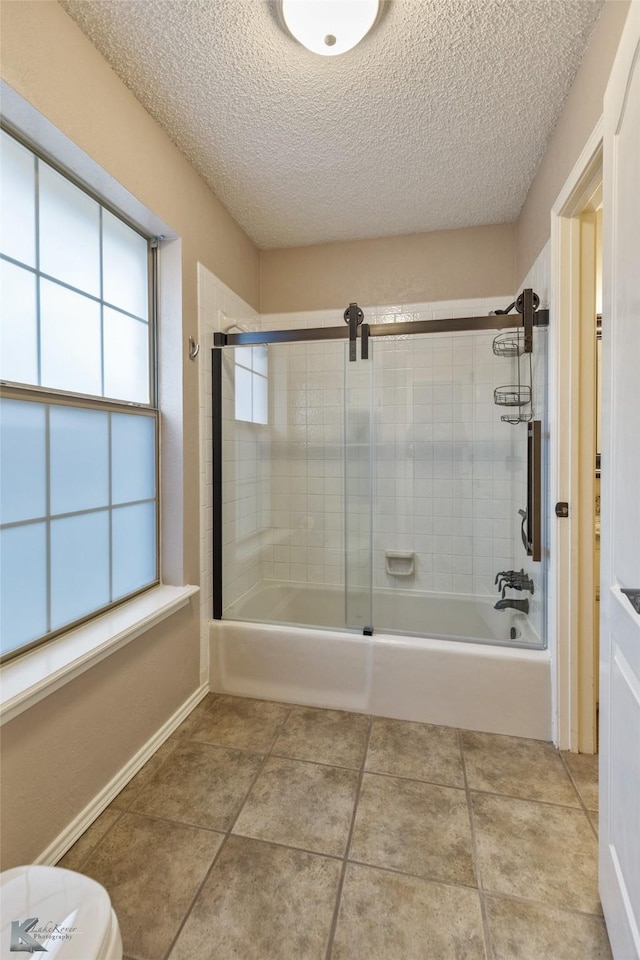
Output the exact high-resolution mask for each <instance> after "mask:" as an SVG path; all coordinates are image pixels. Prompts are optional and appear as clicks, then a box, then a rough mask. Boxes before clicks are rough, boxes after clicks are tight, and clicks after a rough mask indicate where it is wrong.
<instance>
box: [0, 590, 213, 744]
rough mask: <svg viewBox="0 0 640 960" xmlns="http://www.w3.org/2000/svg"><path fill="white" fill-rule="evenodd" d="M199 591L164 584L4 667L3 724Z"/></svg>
mask: <svg viewBox="0 0 640 960" xmlns="http://www.w3.org/2000/svg"><path fill="white" fill-rule="evenodd" d="M199 589H200V588H199V587H194V586H186V587H172V586H166V585H160V586H158V587H154V588H153V589H152V590H149V591H147V592H146V593H143V594H142V595H141V596H139V597H136V598H135V599H134V600H130V601H129V602H128V603H123V604H122V606H120V607H116V608H115V609H113V610H110V611H109V612H108V613H104V614H102V616H99V617H96V619H95V620H92V621H91V622H90V623H87V624H83V626H81V627H77V628H76V629H75V630H70V631H69V633H67V634H64V636H61V637H58V638H57V639H55V640H52V641H51V643H46V644H43V645H42V646H41V647H38V648H36V649H35V650H32V651H31V652H30V653H25V655H24V656H23V657H18V658H17V659H16V660H11V661H10V662H9V663H7V664H5V665H4V666H2V667H1V668H0V725H1V724H4V723H6V722H7V721H8V720H13V718H14V717H17V716H18V715H19V714H21V713H23V712H24V711H25V710H28V709H29V707H32V706H33V705H34V704H35V703H38V701H39V700H43V699H44V698H45V697H48V696H49V694H51V693H53V692H54V690H58V689H59V688H60V687H62V686H64V685H65V684H66V683H69V681H70V680H73V679H75V677H78V676H80V674H82V673H84V672H85V671H86V670H89V669H90V668H91V667H93V666H94V665H95V664H96V663H100V661H101V660H104V659H105V658H106V657H108V656H110V655H111V654H112V653H114V652H115V651H116V650H119V649H120V647H124V646H125V645H126V644H127V643H130V642H131V640H135V638H136V637H139V636H140V635H141V634H142V633H145V632H146V631H147V630H149V629H151V627H154V626H155V625H156V624H158V623H161V622H162V621H163V620H165V619H166V618H167V617H169V616H171V614H172V613H175V612H176V610H179V609H180V608H181V607H184V606H186V604H187V603H188V602H189V599H190V597H192V596H195V594H197V593H198V592H199Z"/></svg>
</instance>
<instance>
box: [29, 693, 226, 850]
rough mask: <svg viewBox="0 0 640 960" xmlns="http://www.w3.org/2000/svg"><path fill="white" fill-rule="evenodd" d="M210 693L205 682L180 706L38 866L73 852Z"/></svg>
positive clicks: (52, 844)
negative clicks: (84, 835) (101, 816)
mask: <svg viewBox="0 0 640 960" xmlns="http://www.w3.org/2000/svg"><path fill="white" fill-rule="evenodd" d="M208 692H209V684H208V683H203V684H202V686H200V687H198V689H197V690H195V691H194V693H192V694H191V696H190V697H189V698H188V700H185V702H184V703H183V704H182V706H181V707H178V709H177V710H176V712H175V713H174V714H173V716H171V717H169V719H168V720H167V722H166V723H164V724H163V725H162V726H161V727H160V729H159V730H158V731H157V732H156V733H154V735H153V736H152V737H151V739H150V740H147V742H146V743H145V744H144V746H142V747H141V748H140V750H138V752H137V753H136V754H135V755H134V756H133V757H132V758H131V760H129V762H128V763H126V764H125V765H124V767H122V769H121V770H119V771H118V773H117V774H116V775H115V777H113V779H112V780H110V781H109V783H108V784H107V785H106V786H105V787H103V789H102V790H101V791H100V793H98V794H97V795H96V796H95V797H94V798H93V800H92V801H91V802H90V803H88V804H87V806H86V807H85V808H84V810H82V811H81V812H80V813H79V814H78V816H77V817H76V818H75V819H74V820H72V821H71V823H70V824H69V825H68V826H67V827H65V829H64V830H63V831H62V833H59V834H58V836H57V837H56V838H55V840H53V842H52V843H50V844H49V846H48V847H47V848H46V850H43V851H42V853H41V854H40V855H39V856H38V857H37V858H36V860H35V863H42V864H45V865H47V866H53V864H55V863H57V862H58V860H59V859H60V857H62V856H64V854H65V853H66V852H67V850H69V849H70V848H71V847H72V846H73V845H74V843H75V842H76V840H78V839H79V838H80V837H81V836H82V834H83V833H84V832H85V830H86V829H87V828H88V827H90V826H91V824H92V823H93V821H94V820H96V819H97V818H98V817H99V816H100V814H101V813H102V811H103V810H105V809H106V808H107V807H108V806H109V804H110V803H111V801H112V800H114V799H115V797H117V795H118V794H119V793H120V791H121V790H122V789H123V787H125V786H126V785H127V784H128V782H129V780H131V779H132V777H134V776H135V775H136V773H137V772H138V771H139V770H140V768H141V767H143V766H144V765H145V763H146V762H147V760H149V758H150V757H152V756H153V754H154V753H155V752H156V750H158V749H159V748H160V747H161V746H162V744H163V743H164V742H165V740H167V739H168V737H170V736H171V734H172V733H173V731H174V730H176V729H177V727H179V726H180V724H181V723H182V721H183V720H184V719H185V717H187V716H188V715H189V714H190V713H191V711H192V710H193V709H194V707H196V706H197V705H198V704H199V703H200V701H201V700H202V699H203V698H204V697H205V696H206V695H207V693H208Z"/></svg>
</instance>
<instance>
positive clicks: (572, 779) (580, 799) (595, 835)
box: [558, 750, 600, 843]
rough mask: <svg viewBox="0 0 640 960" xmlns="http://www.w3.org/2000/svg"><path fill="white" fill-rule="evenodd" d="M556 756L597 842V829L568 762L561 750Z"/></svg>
mask: <svg viewBox="0 0 640 960" xmlns="http://www.w3.org/2000/svg"><path fill="white" fill-rule="evenodd" d="M558 756H559V757H560V761H561V763H562V766H563V767H564V769H565V770H566V772H567V775H568V777H569V780H570V781H571V783H572V785H573V789H574V790H575V792H576V793H577V795H578V801H579V803H580V807H581V809H582V812H583V813H584V815H585V816H586V818H587V822H588V824H589V826H590V827H591V830H592V832H593V835H594V837H595V838H596V843H598V831H597V830H596V828H595V827H594V825H593V823H592V821H591V817H590V816H589V808H588V807H587V805H586V803H585V802H584V800H583V799H582V794H581V793H580V790H579V789H578V785H577V783H576V781H575V780H574V778H573V774H572V773H571V770H570V768H569V764H568V763H567V762H566V760H565V759H564V757H563V756H562V751H561V750H558ZM599 792H600V787H599V785H598V793H599ZM599 799H600V798H599V797H598V800H599ZM594 813H595V811H594Z"/></svg>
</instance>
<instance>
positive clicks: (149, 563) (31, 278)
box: [0, 131, 158, 657]
mask: <svg viewBox="0 0 640 960" xmlns="http://www.w3.org/2000/svg"><path fill="white" fill-rule="evenodd" d="M1 149H2V165H1V183H0V189H1V194H0V214H1V217H2V221H1V234H0V270H1V274H2V276H1V282H2V298H1V311H0V337H1V339H0V379H1V380H2V381H3V397H2V400H0V444H1V450H0V454H1V459H0V471H1V476H0V482H1V487H0V563H1V567H0V630H1V634H0V636H1V645H0V654H2V656H3V657H4V656H13V655H15V654H16V653H17V652H20V651H22V650H24V649H26V648H27V647H31V646H32V645H34V644H35V643H38V642H41V641H43V640H46V639H49V638H51V637H52V636H54V635H55V634H56V633H58V632H60V631H62V630H64V629H67V628H68V627H69V626H70V625H72V624H76V623H78V622H80V621H82V620H84V619H86V618H87V617H90V616H92V615H94V614H96V613H97V612H99V611H102V610H104V609H106V608H108V607H110V606H111V605H113V604H114V603H118V602H120V601H122V600H123V599H124V598H126V597H129V596H132V595H133V594H135V593H138V592H139V591H140V590H141V589H145V588H147V587H148V586H150V585H152V584H154V583H156V582H157V581H158V561H157V544H156V541H157V449H158V443H157V431H158V415H157V409H156V407H155V396H154V368H153V357H154V351H153V337H154V330H153V329H152V324H151V322H150V314H151V311H150V302H151V297H152V295H153V291H151V289H150V281H149V273H150V271H149V260H150V255H149V241H148V239H147V238H145V237H143V236H141V235H140V234H139V233H138V232H137V231H136V230H134V229H133V228H132V227H130V226H129V225H128V224H127V223H125V222H124V221H123V220H121V219H120V218H119V217H117V216H115V215H114V214H113V213H112V212H111V211H110V210H108V209H106V208H105V207H104V206H103V205H102V204H101V203H99V202H98V201H97V200H96V199H94V198H93V197H92V196H89V194H87V193H86V192H85V191H84V190H82V189H81V188H80V187H78V186H77V185H76V184H75V183H73V182H72V181H71V180H69V179H68V178H67V177H65V176H64V175H63V174H61V173H59V172H58V171H57V170H55V169H54V168H53V167H52V166H51V165H50V164H48V163H46V162H45V161H44V160H42V159H41V158H39V157H38V156H37V155H36V154H34V153H33V152H32V151H31V150H29V149H28V148H27V147H25V146H23V145H22V144H21V143H19V142H18V141H17V140H16V139H15V138H13V137H12V136H10V135H9V134H8V133H7V132H5V131H2V145H1Z"/></svg>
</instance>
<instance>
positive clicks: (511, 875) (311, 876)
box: [60, 695, 611, 960]
mask: <svg viewBox="0 0 640 960" xmlns="http://www.w3.org/2000/svg"><path fill="white" fill-rule="evenodd" d="M583 759H587V761H588V763H587V764H584V763H582V761H583ZM596 775H597V767H596V766H595V765H594V763H593V762H592V760H591V758H581V757H572V756H570V755H560V754H558V753H557V752H556V751H555V750H554V748H553V747H552V746H551V745H550V744H546V743H540V742H535V741H530V740H520V739H516V738H512V737H501V736H493V735H488V734H477V733H470V732H467V731H464V730H457V729H454V728H449V727H441V726H429V725H425V724H417V723H406V722H403V721H396V720H383V719H379V718H375V717H373V718H372V717H369V716H366V715H362V714H358V713H343V712H338V711H331V710H317V709H313V708H308V707H298V706H291V705H285V704H281V703H274V702H267V701H258V700H247V699H239V698H233V697H227V696H217V697H216V696H212V695H210V696H208V697H207V698H206V699H205V700H204V701H203V702H202V703H201V704H200V705H199V706H198V707H197V708H196V710H194V712H193V713H192V714H191V716H190V717H189V718H188V719H187V720H186V721H185V723H183V725H182V726H181V727H180V728H179V729H178V730H177V731H176V733H175V734H173V736H172V737H170V739H169V740H168V741H166V743H165V744H164V745H163V746H162V747H161V749H160V750H159V751H158V753H156V754H155V756H154V757H153V758H152V759H151V760H150V761H149V762H148V763H147V765H146V766H145V767H144V768H143V769H142V770H141V771H140V772H139V773H138V775H137V776H136V777H135V778H134V779H133V780H132V781H131V782H130V783H129V785H128V786H127V787H126V788H125V789H124V790H123V791H122V793H121V794H120V795H119V796H118V797H117V798H116V800H114V802H113V803H112V804H111V806H110V807H109V808H108V809H107V810H106V811H105V812H104V813H103V814H102V815H101V817H100V818H99V819H98V820H97V821H96V822H95V823H94V824H93V825H92V827H90V829H89V830H88V831H87V833H86V834H85V835H84V836H83V837H82V838H81V839H80V840H79V841H78V842H77V843H76V845H75V846H74V847H73V848H72V849H71V850H70V851H69V852H68V853H67V855H66V856H65V857H64V858H63V859H62V861H60V866H66V867H69V868H70V869H74V870H80V871H81V872H83V873H85V874H87V875H88V876H91V877H94V878H95V879H96V880H98V881H99V882H100V883H102V884H104V886H105V887H106V888H107V890H108V891H109V894H110V896H111V898H112V901H113V905H114V908H115V910H116V913H117V915H118V919H119V922H120V927H121V930H122V934H123V940H124V949H125V955H126V957H127V958H129V960H161V958H162V960H164V958H167V957H170V958H171V960H183V958H184V960H186V958H191V957H194V956H198V957H201V958H202V960H214V958H215V960H238V958H240V957H242V958H243V960H244V958H247V960H365V958H366V960H425V958H429V960H533V958H535V960H610V958H611V953H610V950H609V945H608V940H607V935H606V930H605V927H604V922H603V920H602V915H601V911H600V904H599V900H598V892H597V850H596V838H595V830H594V826H592V823H591V821H590V819H589V813H588V810H589V809H595V805H596V804H597V779H596Z"/></svg>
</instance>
